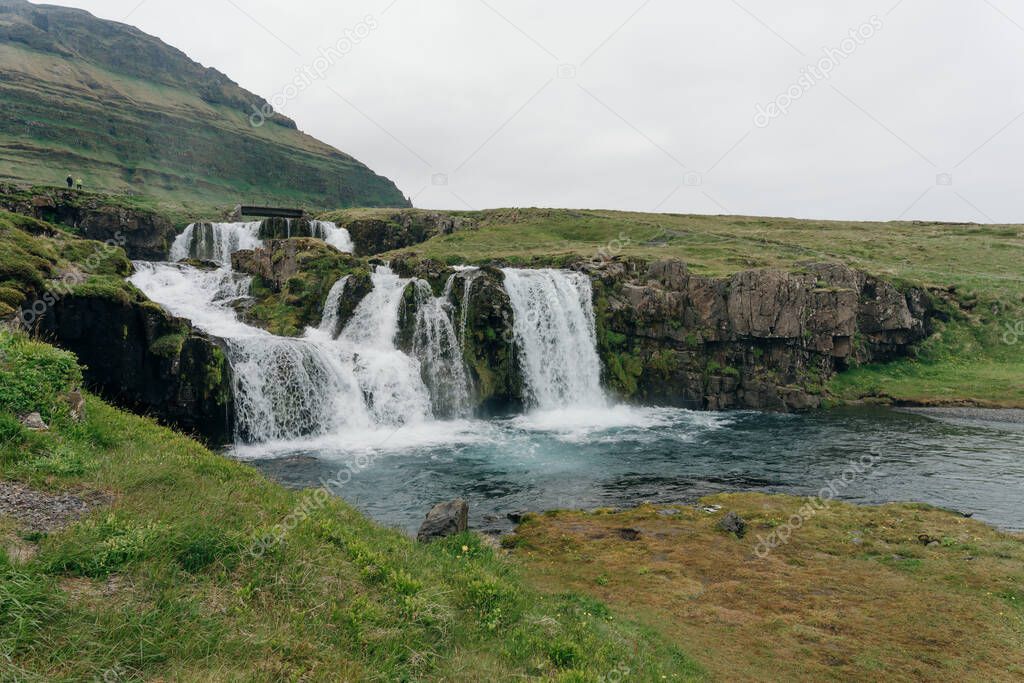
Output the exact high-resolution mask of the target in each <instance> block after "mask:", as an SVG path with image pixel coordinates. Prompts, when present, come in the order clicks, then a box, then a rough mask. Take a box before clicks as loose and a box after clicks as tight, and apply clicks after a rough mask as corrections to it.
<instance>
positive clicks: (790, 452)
mask: <svg viewBox="0 0 1024 683" xmlns="http://www.w3.org/2000/svg"><path fill="white" fill-rule="evenodd" d="M237 455H238V456H239V457H243V458H245V459H249V460H251V461H252V462H253V464H255V465H256V466H257V467H259V468H260V469H261V470H262V471H264V472H265V473H266V474H267V475H269V476H270V477H271V478H273V479H276V480H278V481H280V482H282V483H284V484H286V485H289V486H295V487H315V486H320V485H322V483H323V481H324V480H332V479H333V482H332V483H331V484H330V485H329V488H330V489H331V490H332V491H333V492H334V493H335V494H337V495H340V496H342V497H343V498H344V499H346V500H347V501H349V502H351V503H353V504H354V505H355V506H356V507H358V508H359V509H361V510H362V511H364V512H365V513H366V514H368V515H369V516H371V517H373V518H374V519H376V520H378V521H380V522H382V523H384V524H387V525H391V526H396V527H401V528H403V529H407V530H409V531H414V530H415V529H416V528H417V526H418V525H419V523H420V521H421V520H422V518H423V516H424V514H425V513H426V511H427V510H428V509H429V508H430V507H431V506H432V505H433V504H434V503H437V502H439V501H442V500H448V499H451V498H455V497H463V498H466V499H467V500H468V501H469V503H470V523H471V526H473V527H475V528H478V529H482V530H503V529H508V528H510V527H511V522H510V521H509V520H508V518H507V515H508V514H509V513H512V512H517V511H523V510H546V509H563V508H578V509H592V508H597V507H629V506H635V505H637V504H639V503H642V502H644V501H651V502H654V503H693V502H696V500H697V499H699V498H700V497H701V496H704V495H707V494H710V493H717V492H730V491H759V492H766V493H790V494H797V495H808V496H813V495H816V494H818V493H819V491H821V489H822V488H823V487H825V486H827V485H828V483H829V482H830V481H836V480H839V479H842V478H843V477H844V474H846V480H847V481H846V483H845V484H844V485H842V486H841V487H834V490H836V494H837V495H836V497H837V498H839V499H842V500H847V501H851V502H856V503H884V502H893V501H915V502H926V503H931V504H933V505H937V506H940V507H945V508H950V509H953V510H957V511H961V512H969V513H973V514H974V516H975V518H977V519H981V520H984V521H987V522H989V523H992V524H994V525H997V526H999V527H1002V528H1004V529H1010V530H1024V427H1022V426H1021V425H1019V424H1016V425H1015V424H996V423H989V422H982V421H972V420H939V419H933V418H930V417H924V416H921V415H914V414H906V413H902V412H896V411H891V410H886V409H855V410H854V409H850V410H837V411H830V412H822V413H815V414H810V415H772V414H761V413H727V414H721V413H718V414H712V413H693V412H688V411H681V410H669V409H626V408H617V409H611V410H609V411H605V412H601V411H596V412H595V411H585V412H584V413H580V412H575V413H574V412H572V411H559V412H557V413H548V414H545V415H539V416H531V417H521V418H516V419H508V420H490V421H467V422H457V423H430V424H425V425H419V426H411V427H406V428H402V429H400V430H396V431H391V432H380V433H375V434H372V435H366V434H362V435H348V436H346V435H344V434H341V435H337V436H336V437H332V438H331V439H326V440H324V439H322V440H321V441H320V442H318V443H316V444H301V443H299V444H290V445H280V444H279V445H277V446H274V447H269V448H268V447H264V448H261V449H250V450H248V451H245V450H242V451H238V453H237ZM865 456H873V457H872V458H871V459H870V466H868V467H867V468H865V467H864V466H863V465H861V466H860V467H853V466H852V465H851V463H854V462H856V461H865Z"/></svg>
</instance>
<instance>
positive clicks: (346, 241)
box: [309, 221, 355, 254]
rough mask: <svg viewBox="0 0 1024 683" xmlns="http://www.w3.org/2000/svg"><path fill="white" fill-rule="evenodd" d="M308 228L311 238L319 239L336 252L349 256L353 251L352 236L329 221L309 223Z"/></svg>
mask: <svg viewBox="0 0 1024 683" xmlns="http://www.w3.org/2000/svg"><path fill="white" fill-rule="evenodd" d="M309 228H310V231H311V232H312V234H313V237H319V238H320V239H322V240H323V241H324V242H327V244H329V245H331V246H332V247H334V248H335V249H337V250H338V251H341V252H344V253H346V254H351V253H352V252H353V251H355V245H354V244H353V243H352V236H351V235H349V232H348V230H346V229H345V228H339V227H338V226H337V225H336V224H335V223H332V222H330V221H310V225H309Z"/></svg>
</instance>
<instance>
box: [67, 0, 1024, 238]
mask: <svg viewBox="0 0 1024 683" xmlns="http://www.w3.org/2000/svg"><path fill="white" fill-rule="evenodd" d="M67 4H70V5H74V6H76V7H81V8H83V9H87V10H89V11H91V12H93V13H94V14H97V15H98V16H101V17H104V18H108V19H115V20H125V21H127V22H128V23H132V24H134V25H136V26H138V27H139V28H141V29H142V30H144V31H146V32H148V33H153V34H155V35H157V36H159V37H161V38H162V39H164V40H165V41H166V42H168V43H170V44H172V45H175V46H177V47H179V48H181V49H183V50H184V51H185V52H187V53H188V54H189V55H190V56H191V57H193V58H194V59H196V60H197V61H200V62H202V63H203V64H206V65H209V66H215V67H216V68H218V69H220V70H221V71H224V72H225V73H227V74H229V75H230V76H231V77H232V78H234V79H235V80H237V81H239V82H240V83H241V84H242V85H243V86H244V87H246V88H248V89H250V90H252V91H254V92H256V93H258V94H260V95H262V96H264V97H267V98H272V97H273V96H274V95H276V94H278V93H281V92H282V90H283V89H284V88H285V86H286V85H288V84H289V83H292V82H293V80H294V79H295V78H296V76H297V69H303V68H309V67H312V66H313V65H314V63H315V61H316V58H317V57H318V56H319V55H321V54H322V53H321V48H322V49H324V50H329V49H330V48H331V47H332V46H333V47H334V48H335V51H336V52H337V53H338V54H339V55H340V56H339V57H336V58H334V59H332V60H331V61H332V63H331V64H330V66H329V68H327V69H326V70H324V71H323V73H322V78H321V77H319V74H320V72H319V71H317V72H316V73H317V74H318V77H316V78H314V79H312V81H311V82H310V85H309V87H307V88H305V89H303V90H302V91H301V92H300V93H298V95H297V96H295V97H294V98H292V99H289V100H288V101H287V102H286V103H284V105H283V106H282V107H281V110H282V111H283V112H284V113H285V114H287V115H288V116H291V117H293V118H294V119H296V121H297V122H298V123H299V126H300V127H301V128H302V129H303V130H305V131H306V132H308V133H310V134H312V135H314V136H316V137H318V138H320V139H322V140H325V141H326V142H329V143H330V144H332V145H335V146H337V147H339V148H340V149H343V150H345V151H346V152H349V153H351V154H353V155H354V156H356V157H358V158H359V159H360V160H362V161H364V162H365V163H367V164H368V165H369V166H371V167H372V168H374V169H375V170H376V171H378V172H379V173H382V174H384V175H387V176H389V177H391V178H393V179H394V180H395V181H396V182H397V183H398V185H399V186H400V187H401V188H402V190H403V191H404V192H405V193H406V194H409V195H411V196H413V197H414V201H415V203H416V205H417V206H425V207H438V208H464V207H466V206H471V207H473V208H487V207H496V206H569V207H587V208H614V209H627V210H638V211H655V210H658V211H666V212H686V213H725V212H727V213H737V214H754V215H780V216H799V217H808V218H836V219H871V220H876V219H877V220H889V219H896V218H904V219H941V220H950V221H977V222H989V221H996V222H1011V221H1018V222H1021V221H1024V210H1022V209H1021V208H1020V207H1019V205H1018V203H1017V202H1016V201H1015V200H1016V198H1017V194H1018V193H1017V191H1016V187H1015V185H1016V176H1017V172H1016V171H1017V160H1018V159H1020V158H1021V156H1022V155H1021V151H1022V149H1021V148H1022V143H1024V116H1022V114H1024V88H1022V86H1021V83H1022V81H1021V80H1020V79H1019V78H1018V77H1017V71H1018V70H1019V69H1017V68H1015V67H1016V62H1017V61H1018V60H1019V59H1021V57H1022V56H1024V47H1022V46H1024V41H1022V38H1024V9H1020V7H1019V6H1016V5H1014V4H1012V3H1009V2H1007V1H1006V0H991V2H989V1H988V0H982V1H980V2H964V1H963V0H932V1H928V0H903V2H897V1H896V0H886V1H884V2H877V1H871V0H868V1H867V2H856V3H855V2H843V3H838V4H836V3H829V5H828V6H827V7H825V6H822V5H821V3H812V2H809V1H805V0H791V1H790V2H788V3H785V6H779V5H780V4H779V3H770V2H767V0H738V1H737V2H716V3H709V2H696V1H695V0H694V1H689V0H687V1H683V2H669V1H668V0H650V1H648V2H644V1H643V0H634V1H632V2H623V3H610V2H604V3H594V2H582V1H581V0H567V1H564V2H560V3H543V2H539V1H537V0H519V1H517V2H512V1H511V0H435V1H434V2H430V3H420V2H414V1H413V0H395V1H392V0H379V1H377V2H370V1H362V0H353V1H351V2H347V3H345V4H344V6H343V7H339V6H338V4H337V3H335V2H330V1H326V0H315V1H304V2H301V3H299V2H292V3H287V4H285V3H278V2H272V1H271V0H211V1H210V2H206V3H202V5H199V6H196V7H194V8H193V7H188V6H186V5H185V3H180V2H170V0H145V1H144V2H142V3H141V4H139V2H138V0H77V1H74V2H67ZM833 5H837V6H833ZM126 16H127V19H125V17H126ZM873 17H874V18H875V19H874V20H873V19H872V18H873ZM368 18H372V19H373V23H374V27H373V28H372V29H371V30H369V31H368V32H366V31H363V33H365V34H366V35H364V36H361V37H360V36H356V34H355V33H353V31H355V30H356V28H357V27H359V26H360V24H361V23H366V22H367V21H368ZM873 22H874V25H875V26H876V30H875V31H874V32H873V34H872V35H871V37H869V38H864V37H863V34H861V37H860V38H859V39H857V40H854V39H853V38H850V32H851V30H853V31H856V30H857V29H858V28H860V27H862V26H863V25H871V24H872V23H873ZM878 26H880V28H877V27H878ZM864 32H865V33H866V32H867V31H864ZM354 36H355V37H358V40H356V39H355V38H354ZM346 39H347V40H348V41H349V42H348V43H346V42H344V41H345V40H346ZM846 39H849V40H846ZM844 40H846V42H845V43H844ZM851 44H854V47H853V49H852V50H847V51H844V48H849V47H850V46H851ZM339 47H344V48H345V49H344V50H339V49H338V48H339ZM826 50H828V51H829V52H826ZM837 50H839V51H843V52H842V54H840V53H839V52H836V51H837ZM829 54H830V55H832V56H831V61H832V62H833V64H834V66H833V68H832V69H831V73H830V75H829V77H828V78H824V77H822V78H816V77H815V76H814V75H813V72H809V71H807V68H808V67H812V66H814V67H815V68H817V67H816V65H818V64H819V63H820V61H821V60H822V59H824V58H826V55H829ZM321 66H323V63H322V62H321ZM307 73H308V72H307ZM809 74H810V75H809ZM808 84H809V85H808ZM798 92H799V97H798V98H794V97H790V99H791V100H792V101H791V102H790V103H789V106H787V107H786V109H787V112H786V113H785V114H778V115H777V116H775V117H774V118H771V120H770V121H769V123H768V125H766V126H759V125H757V124H758V121H756V120H755V116H756V114H757V112H758V111H759V109H758V106H759V105H760V106H761V107H762V109H761V111H764V108H765V107H768V106H769V105H770V104H772V103H773V102H774V103H781V104H786V97H787V95H796V94H797V93H798ZM780 98H781V99H780ZM759 122H760V123H764V118H762V119H761V120H760V121H759ZM443 175H446V176H447V184H444V183H443V182H442V176H443Z"/></svg>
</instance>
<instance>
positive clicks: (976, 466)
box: [131, 223, 1024, 529]
mask: <svg viewBox="0 0 1024 683" xmlns="http://www.w3.org/2000/svg"><path fill="white" fill-rule="evenodd" d="M199 225H200V224H197V225H196V226H190V228H189V229H187V230H186V232H185V233H183V234H182V235H181V236H179V238H178V239H177V240H176V241H175V243H174V246H173V248H172V250H171V254H170V258H171V260H179V259H182V258H187V257H189V256H191V257H194V258H200V259H203V260H207V261H213V262H215V263H218V264H220V267H219V268H217V269H216V270H202V269H196V268H193V267H190V266H187V265H184V264H177V263H136V264H135V265H136V273H135V275H133V276H132V278H131V280H132V282H133V283H134V284H135V285H136V286H138V287H139V288H140V289H142V290H143V291H144V292H145V293H146V294H147V295H148V296H149V297H150V298H151V299H153V300H154V301H156V302H158V303H160V304H161V305H163V306H165V307H166V308H167V309H168V310H169V311H170V312H172V313H173V314H175V315H178V316H181V317H184V318H188V319H189V320H191V321H192V322H193V323H194V324H195V325H196V326H197V327H199V328H200V329H202V330H205V331H206V332H208V333H210V334H212V335H215V336H217V337H220V338H222V339H224V340H225V345H226V349H227V355H228V360H229V362H230V364H231V366H232V370H233V376H234V397H235V404H236V423H237V434H236V436H237V443H236V445H235V447H234V448H233V449H231V452H232V453H233V454H234V455H235V456H236V457H239V458H243V459H248V460H252V461H253V462H255V463H256V464H257V466H259V467H261V468H263V469H264V470H265V471H267V472H268V473H269V474H270V475H272V476H273V477H275V478H278V479H280V480H282V481H284V482H286V483H289V484H293V485H297V486H315V485H318V482H319V481H320V479H321V478H325V479H331V478H333V477H334V475H336V474H337V472H338V471H339V469H341V468H349V471H353V472H356V475H354V476H351V477H350V478H348V480H349V483H348V484H347V485H346V487H345V489H344V490H339V491H335V493H338V494H339V495H342V496H344V497H345V498H347V499H348V500H350V501H352V502H354V503H356V504H357V505H358V506H360V507H361V508H362V509H364V510H365V511H367V512H368V513H369V514H371V515H373V516H374V517H376V518H378V519H380V520H382V521H384V522H386V523H389V524H395V525H398V526H402V527H405V528H410V529H411V528H413V527H414V526H415V525H416V523H417V522H418V520H419V519H421V518H422V514H423V511H424V510H425V509H426V508H429V507H430V505H432V504H433V503H435V502H437V501H438V500H442V499H448V498H452V497H456V496H464V497H467V498H469V500H470V502H471V505H472V506H473V510H474V525H475V526H478V527H487V528H494V529H502V528H508V526H509V525H510V523H509V522H508V520H507V519H506V517H505V515H506V513H508V512H511V511H514V510H519V509H546V508H552V507H597V506H608V505H612V506H618V505H622V506H627V505H633V504H636V503H638V502H641V501H643V500H651V501H656V502H666V503H667V502H693V501H695V500H696V499H697V498H698V497H699V496H701V495H704V494H706V493H713V492H716V491H726V490H753V491H765V492H788V493H798V494H804V495H812V494H813V493H815V492H817V491H818V490H819V489H820V488H821V486H822V485H823V482H827V481H829V480H830V479H832V478H834V477H836V476H841V475H842V473H843V471H844V468H846V467H848V466H849V463H851V462H853V461H855V460H857V459H858V458H861V457H862V456H864V455H865V454H867V453H876V454H877V455H878V463H879V464H878V466H877V467H875V468H873V469H872V470H871V471H870V472H868V473H867V474H864V475H861V476H859V477H858V478H857V479H856V480H855V481H854V482H852V483H851V484H850V485H849V486H848V487H846V488H844V489H843V490H842V491H841V492H839V495H838V497H839V498H842V499H848V500H854V501H858V502H872V503H878V502H885V501H891V500H920V501H925V502H931V503H934V504H938V505H944V506H947V507H953V508H958V509H969V510H971V511H973V512H975V513H977V515H978V517H980V518H982V519H985V520H988V521H991V522H994V523H996V524H1000V525H1002V526H1004V527H1007V528H1013V529H1024V505H1021V502H1022V501H1024V432H1021V431H1020V430H1016V431H1015V430H1013V429H1005V428H1002V427H993V426H992V425H988V424H984V423H979V424H971V425H968V426H963V425H950V424H947V423H944V422H941V421H935V420H930V419H928V418H923V417H921V416H917V415H904V414H900V413H896V412H893V411H887V410H881V409H873V410H860V411H833V412H829V413H820V414H813V415H805V416H794V415H763V414H757V413H730V414H719V413H694V412H690V411H685V410H676V409H669V408H641V407H632V406H624V405H618V404H616V403H615V402H614V401H611V400H609V398H608V397H607V396H606V395H605V392H604V391H603V389H602V385H601V363H600V359H599V357H598V354H597V350H596V339H595V325H594V311H593V306H592V303H591V299H592V292H591V286H590V281H589V279H588V278H587V277H586V276H584V275H581V274H579V273H573V272H567V271H560V270H551V269H546V270H522V269H511V268H510V269H505V270H504V271H503V273H504V278H505V287H506V290H507V292H508V295H509V298H510V301H511V304H512V308H513V312H514V321H513V333H514V339H515V346H516V357H517V358H518V361H519V362H520V364H521V369H522V374H523V377H524V382H525V391H526V394H527V395H526V402H527V406H528V410H527V411H526V412H525V413H524V414H523V415H519V416H515V417H511V418H504V419H491V420H481V419H474V418H473V416H472V410H471V403H472V399H471V396H472V390H473V387H472V386H471V383H470V380H469V373H468V371H467V369H466V367H465V363H464V360H463V357H462V349H463V345H462V340H463V339H464V338H465V332H466V325H467V321H466V317H465V316H466V311H467V305H466V304H467V303H468V301H469V295H470V293H471V288H472V286H473V280H474V278H475V277H476V275H475V273H474V271H473V270H472V269H461V270H460V272H459V273H458V274H457V275H455V276H452V278H450V279H449V281H448V282H447V285H446V287H445V290H444V292H442V294H441V295H440V296H436V295H435V294H434V292H433V291H432V290H431V287H430V285H429V284H427V283H426V282H424V281H420V280H414V279H408V278H402V277H399V276H398V275H397V274H395V273H394V272H393V271H391V269H389V268H388V267H386V266H378V267H377V268H376V269H375V271H374V272H373V274H372V281H373V289H372V291H371V292H370V293H369V294H368V295H367V296H366V297H365V298H364V299H363V300H362V302H360V304H359V305H358V306H357V307H356V309H355V311H354V313H353V314H352V316H351V319H350V320H348V322H347V323H346V324H345V325H344V328H343V329H339V327H341V325H340V323H341V321H340V320H339V318H338V304H339V302H340V301H341V299H342V297H343V296H344V294H345V291H346V286H347V284H348V282H347V278H342V279H341V280H339V281H338V282H337V283H334V286H333V287H332V288H331V289H330V292H329V294H328V295H327V300H326V302H325V306H324V316H323V320H322V321H321V322H320V324H319V326H318V327H315V328H309V329H307V330H306V332H305V334H304V335H303V336H302V337H299V338H283V337H276V336H274V335H271V334H269V333H268V332H266V331H263V330H261V329H258V328H255V327H252V326H250V325H247V324H245V323H244V322H242V321H240V320H239V318H238V316H237V315H236V313H235V309H234V307H233V304H234V303H235V302H237V301H238V300H239V299H240V298H242V297H245V296H246V295H247V294H248V289H249V284H250V281H249V278H247V277H245V276H242V275H239V274H237V273H234V272H232V271H231V266H230V261H231V258H230V257H231V253H232V252H233V251H236V250H238V249H251V248H254V247H258V246H260V240H259V237H258V235H259V224H258V223H257V224H252V223H233V224H230V223H215V224H202V227H199ZM313 229H314V233H315V234H316V235H317V236H320V237H321V238H322V239H325V240H326V241H330V242H331V243H332V244H334V245H335V246H337V247H339V248H341V247H346V248H348V249H351V240H349V239H348V234H347V232H345V233H344V235H342V233H341V232H339V231H340V230H341V229H338V228H337V227H336V226H333V224H326V223H324V224H318V225H316V226H315V227H314V228H313ZM197 230H198V231H201V232H200V233H198V234H196V231H197ZM456 277H461V278H463V291H462V292H461V300H460V301H461V317H460V316H459V315H457V314H456V311H455V308H456V307H455V306H454V305H453V304H455V303H459V302H455V301H453V294H452V292H453V285H454V282H455V278H456ZM403 301H405V302H406V303H408V302H409V301H412V302H413V304H414V305H415V328H414V331H413V335H412V338H411V346H410V348H408V353H406V352H404V351H403V350H401V349H400V348H398V337H399V327H400V311H401V307H402V305H403ZM368 456H369V457H368ZM353 463H361V464H358V466H357V465H354V464H353Z"/></svg>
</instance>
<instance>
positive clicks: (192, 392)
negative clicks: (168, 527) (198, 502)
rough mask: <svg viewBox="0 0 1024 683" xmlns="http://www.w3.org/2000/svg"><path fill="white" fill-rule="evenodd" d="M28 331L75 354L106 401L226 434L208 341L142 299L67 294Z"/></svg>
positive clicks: (227, 406) (220, 365) (219, 377)
mask: <svg viewBox="0 0 1024 683" xmlns="http://www.w3.org/2000/svg"><path fill="white" fill-rule="evenodd" d="M35 331H36V333H37V334H38V335H39V336H41V337H42V338H43V339H45V340H47V341H50V342H52V343H54V344H56V345H57V346H60V347H61V348H64V349H67V350H68V351H71V352H73V353H74V354H76V355H77V356H78V358H79V360H80V361H81V363H82V364H83V365H84V366H85V373H84V376H85V381H86V383H87V384H88V385H89V386H90V387H91V388H92V389H94V390H95V391H96V392H97V393H99V394H100V395H101V396H103V397H104V398H105V399H107V400H108V401H110V402H112V403H114V404H116V405H118V406H120V407H122V408H125V409H128V410H131V411H133V412H137V413H141V414H147V415H153V416H154V417H156V418H157V419H158V420H160V421H161V422H162V423H164V424H167V425H169V426H173V427H176V428H177V429H180V430H182V431H184V432H186V433H190V434H194V435H196V436H199V437H201V438H203V439H204V440H205V441H207V442H208V443H210V444H211V445H223V444H226V443H230V442H231V440H232V436H233V434H232V430H233V428H232V420H233V409H232V400H231V375H230V368H229V365H228V363H227V361H226V359H225V356H224V353H223V352H222V350H221V349H220V347H219V346H218V343H217V341H216V340H214V339H212V338H210V337H208V336H206V335H204V334H202V333H200V332H198V331H196V330H194V329H193V328H192V327H191V326H190V325H189V324H188V323H187V322H185V321H184V320H181V319H179V318H174V317H172V316H170V315H169V314H167V313H166V312H165V311H163V309H161V308H160V307H159V306H157V305H156V304H154V303H152V302H149V301H145V300H143V301H130V300H125V299H124V298H120V297H114V296H108V295H104V294H88V295H85V294H71V295H68V296H66V297H63V298H61V299H59V300H58V301H56V302H55V303H54V305H53V306H52V307H50V309H49V310H48V311H47V312H46V313H45V314H44V315H43V316H42V317H41V318H40V319H39V321H38V322H37V326H36V330H35Z"/></svg>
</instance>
